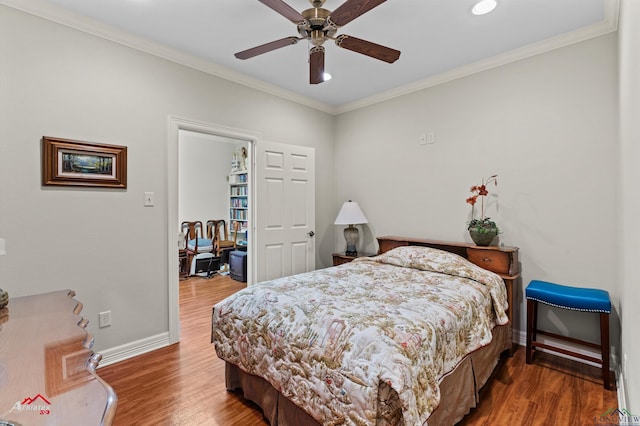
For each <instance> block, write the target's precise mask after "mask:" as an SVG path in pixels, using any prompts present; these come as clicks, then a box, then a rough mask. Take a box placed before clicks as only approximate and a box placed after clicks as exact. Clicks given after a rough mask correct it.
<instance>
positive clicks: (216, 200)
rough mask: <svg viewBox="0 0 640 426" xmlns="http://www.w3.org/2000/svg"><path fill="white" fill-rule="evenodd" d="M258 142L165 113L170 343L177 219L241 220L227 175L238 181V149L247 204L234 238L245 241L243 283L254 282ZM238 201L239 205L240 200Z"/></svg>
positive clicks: (175, 327)
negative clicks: (241, 154) (242, 153)
mask: <svg viewBox="0 0 640 426" xmlns="http://www.w3.org/2000/svg"><path fill="white" fill-rule="evenodd" d="M257 140H258V137H257V135H256V134H254V133H250V132H246V131H242V130H237V129H231V128H227V127H223V126H218V125H214V124H208V123H199V122H194V121H190V120H185V119H181V118H176V117H169V139H168V176H169V182H168V214H167V219H168V229H169V232H168V242H169V243H168V265H169V267H168V273H169V280H168V281H169V283H168V284H169V285H168V287H169V289H168V290H169V340H170V344H172V343H177V342H178V341H179V340H180V333H179V330H180V315H179V291H178V289H179V284H178V283H179V281H178V274H179V273H178V262H176V259H177V252H178V250H177V247H176V236H177V235H179V234H180V223H181V222H182V221H184V220H187V221H191V220H200V221H203V222H206V221H208V220H210V219H224V220H225V221H226V224H227V226H229V225H232V223H230V222H231V221H233V220H237V219H240V218H239V217H234V216H233V215H234V214H235V215H238V214H240V213H238V209H237V208H235V209H232V208H231V205H232V203H234V201H233V198H232V197H231V193H232V192H231V188H232V185H231V182H230V180H229V177H230V176H233V177H232V179H231V181H235V180H237V179H239V178H238V177H237V176H236V175H237V173H232V171H233V167H234V165H233V164H232V162H233V161H234V159H237V157H236V156H234V153H236V152H238V150H241V149H242V148H244V149H245V154H246V159H245V162H246V163H245V164H246V173H245V176H244V177H243V178H242V179H243V180H245V189H244V191H245V194H246V201H244V202H245V203H246V207H243V212H242V215H244V216H243V217H242V219H243V220H245V222H243V223H244V226H243V227H241V232H242V233H243V235H242V236H241V237H240V238H239V239H240V240H242V241H243V242H244V244H246V253H247V273H246V280H247V284H252V283H253V282H255V279H254V272H253V271H254V268H253V262H254V261H253V258H254V255H253V253H254V248H253V247H252V245H251V239H252V232H253V226H254V225H253V217H254V214H253V212H254V210H255V206H254V202H253V200H254V195H253V190H252V188H253V179H254V177H253V176H254V166H253V164H254V161H253V156H254V151H255V144H256V142H257ZM183 157H184V158H183ZM235 171H237V167H236V169H235ZM236 199H237V197H236ZM235 203H238V201H235ZM239 203H240V204H242V203H243V201H240V202H239ZM200 217H202V219H200ZM230 229H231V228H230Z"/></svg>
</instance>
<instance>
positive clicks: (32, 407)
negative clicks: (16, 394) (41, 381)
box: [9, 394, 51, 415]
mask: <svg viewBox="0 0 640 426" xmlns="http://www.w3.org/2000/svg"><path fill="white" fill-rule="evenodd" d="M14 411H35V412H36V413H38V414H40V415H47V414H49V413H50V412H51V402H49V400H48V399H47V398H45V397H44V396H43V395H42V394H37V395H36V396H34V397H33V398H31V397H26V398H25V399H23V400H22V402H20V401H18V402H16V403H15V404H14V405H13V408H11V410H10V411H9V413H13V412H14Z"/></svg>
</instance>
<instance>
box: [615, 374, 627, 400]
mask: <svg viewBox="0 0 640 426" xmlns="http://www.w3.org/2000/svg"><path fill="white" fill-rule="evenodd" d="M616 385H617V387H618V389H617V390H618V408H621V409H622V408H627V390H626V388H625V384H624V374H622V369H621V368H619V369H617V370H616Z"/></svg>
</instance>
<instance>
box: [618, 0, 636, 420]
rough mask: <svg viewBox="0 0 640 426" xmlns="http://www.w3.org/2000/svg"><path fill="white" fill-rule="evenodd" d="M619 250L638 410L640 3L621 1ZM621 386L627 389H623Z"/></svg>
mask: <svg viewBox="0 0 640 426" xmlns="http://www.w3.org/2000/svg"><path fill="white" fill-rule="evenodd" d="M619 38H620V42H619V48H620V146H621V150H620V165H621V167H620V178H621V183H622V185H621V197H620V200H621V203H620V204H621V206H622V208H621V209H620V212H621V213H620V216H619V219H620V223H621V226H620V229H619V231H620V234H619V235H620V252H621V256H620V259H621V262H620V265H619V266H620V267H621V270H622V274H621V277H620V278H621V279H620V280H619V283H620V284H619V285H618V286H617V289H618V290H619V292H620V300H619V303H618V306H619V310H620V312H621V323H622V336H621V340H622V351H621V352H622V373H623V376H624V385H625V388H626V392H624V393H625V395H624V399H625V401H623V402H624V403H625V406H626V408H627V409H628V410H629V411H630V412H631V413H633V414H635V415H638V414H640V339H639V338H638V329H637V324H638V307H639V306H640V282H639V280H638V273H637V271H636V269H635V267H636V266H637V265H638V259H639V258H640V248H639V246H638V241H640V229H639V228H638V226H637V223H638V218H639V217H640V201H639V200H638V182H640V168H639V167H638V158H640V145H639V143H640V122H639V121H638V117H640V52H639V51H638V46H640V2H638V1H636V0H623V1H622V3H621V5H620V36H619ZM623 390H625V389H623Z"/></svg>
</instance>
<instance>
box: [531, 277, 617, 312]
mask: <svg viewBox="0 0 640 426" xmlns="http://www.w3.org/2000/svg"><path fill="white" fill-rule="evenodd" d="M525 294H526V297H527V299H532V300H535V301H537V302H542V303H546V304H548V305H552V306H557V307H559V308H565V309H573V310H575V311H587V312H602V313H607V314H609V313H611V300H610V299H609V293H608V292H607V291H606V290H600V289H596V288H580V287H569V286H566V285H560V284H553V283H548V282H546V281H538V280H533V281H531V282H530V283H529V285H528V286H527V289H526V291H525Z"/></svg>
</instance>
